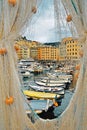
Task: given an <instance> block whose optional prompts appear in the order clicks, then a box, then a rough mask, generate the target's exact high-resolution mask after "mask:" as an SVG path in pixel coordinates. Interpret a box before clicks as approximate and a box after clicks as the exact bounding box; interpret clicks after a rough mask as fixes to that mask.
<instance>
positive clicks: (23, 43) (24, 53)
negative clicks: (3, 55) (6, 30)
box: [16, 38, 39, 59]
mask: <svg viewBox="0 0 87 130" xmlns="http://www.w3.org/2000/svg"><path fill="white" fill-rule="evenodd" d="M16 44H17V45H18V46H19V50H18V51H17V55H18V59H27V58H30V57H31V55H33V54H32V53H33V52H32V51H31V48H36V47H37V46H38V44H39V43H38V42H36V41H30V40H26V39H25V38H19V39H18V40H17V41H16ZM31 52H32V53H31Z"/></svg>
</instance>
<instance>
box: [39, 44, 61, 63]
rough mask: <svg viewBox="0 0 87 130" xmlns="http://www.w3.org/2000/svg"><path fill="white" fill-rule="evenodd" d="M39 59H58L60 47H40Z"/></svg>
mask: <svg viewBox="0 0 87 130" xmlns="http://www.w3.org/2000/svg"><path fill="white" fill-rule="evenodd" d="M38 60H39V61H58V60H59V49H58V47H53V46H47V45H43V46H40V47H38Z"/></svg>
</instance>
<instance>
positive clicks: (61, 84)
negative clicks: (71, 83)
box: [35, 81, 66, 88]
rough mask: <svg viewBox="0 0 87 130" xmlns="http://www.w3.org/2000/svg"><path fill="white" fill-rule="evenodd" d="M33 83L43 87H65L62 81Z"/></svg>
mask: <svg viewBox="0 0 87 130" xmlns="http://www.w3.org/2000/svg"><path fill="white" fill-rule="evenodd" d="M35 83H36V84H38V85H41V86H45V87H63V88H65V87H66V85H65V84H64V83H49V82H46V83H44V82H42V81H35Z"/></svg>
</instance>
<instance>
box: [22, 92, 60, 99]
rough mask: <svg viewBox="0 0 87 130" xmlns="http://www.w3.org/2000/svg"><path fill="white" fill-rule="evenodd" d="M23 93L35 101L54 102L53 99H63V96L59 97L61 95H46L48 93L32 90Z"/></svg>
mask: <svg viewBox="0 0 87 130" xmlns="http://www.w3.org/2000/svg"><path fill="white" fill-rule="evenodd" d="M23 93H24V95H26V96H27V97H29V98H33V99H50V100H53V99H55V97H56V98H57V99H61V98H63V96H62V95H59V94H55V93H46V92H36V91H32V90H24V91H23Z"/></svg>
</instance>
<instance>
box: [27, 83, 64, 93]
mask: <svg viewBox="0 0 87 130" xmlns="http://www.w3.org/2000/svg"><path fill="white" fill-rule="evenodd" d="M29 87H30V88H31V89H33V90H35V91H40V92H51V93H58V94H61V95H64V93H65V91H64V88H63V87H45V86H39V85H35V84H33V83H30V84H29Z"/></svg>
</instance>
